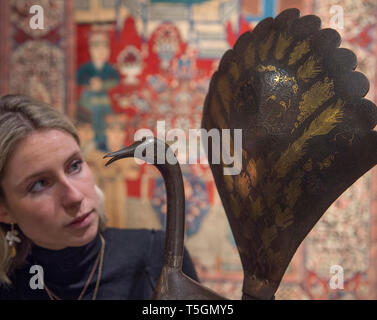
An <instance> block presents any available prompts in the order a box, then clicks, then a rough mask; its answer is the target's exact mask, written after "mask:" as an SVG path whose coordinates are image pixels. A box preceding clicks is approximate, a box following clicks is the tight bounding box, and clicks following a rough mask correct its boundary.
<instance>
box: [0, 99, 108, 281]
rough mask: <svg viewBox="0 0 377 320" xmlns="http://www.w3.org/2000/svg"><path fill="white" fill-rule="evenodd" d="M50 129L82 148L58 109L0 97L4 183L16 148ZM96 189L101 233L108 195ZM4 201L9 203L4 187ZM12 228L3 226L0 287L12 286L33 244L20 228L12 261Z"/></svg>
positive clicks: (0, 172)
mask: <svg viewBox="0 0 377 320" xmlns="http://www.w3.org/2000/svg"><path fill="white" fill-rule="evenodd" d="M48 129H57V130H62V131H65V132H67V133H68V134H70V135H71V136H72V137H73V138H74V139H75V140H76V142H77V144H78V145H80V139H79V136H78V134H77V132H76V129H75V127H74V125H73V124H72V123H71V121H70V120H69V119H68V118H67V117H66V116H65V115H64V114H62V113H61V112H59V111H58V110H56V109H54V108H52V107H50V106H49V105H47V104H44V103H42V102H39V101H36V100H34V99H32V98H30V97H28V96H24V95H7V96H3V97H0V181H1V180H2V178H3V177H4V173H5V169H6V164H7V161H8V159H9V157H10V156H11V154H12V152H13V150H14V148H15V147H16V145H17V144H18V143H19V142H20V141H21V140H23V139H24V138H25V137H26V136H28V135H29V134H30V133H32V132H34V131H37V130H48ZM95 190H96V193H97V196H98V198H99V208H98V213H99V230H100V232H103V231H104V230H105V229H106V216H105V212H104V195H103V193H102V191H101V190H100V189H99V188H98V187H97V186H96V187H95ZM0 202H6V199H5V194H4V192H3V190H2V188H1V185H0ZM9 228H10V227H9V225H7V224H5V223H0V285H2V284H10V283H11V282H10V279H9V276H10V275H11V273H12V272H13V271H14V270H15V269H17V268H19V267H20V266H22V265H23V264H24V263H25V261H26V258H27V256H28V255H29V253H30V250H31V244H32V242H31V240H30V239H29V238H27V237H26V236H25V235H24V234H23V233H22V231H21V230H20V229H19V228H17V230H18V232H19V237H20V238H21V243H20V244H18V246H17V255H16V257H14V258H13V259H11V258H10V256H9V246H8V242H7V241H6V240H5V235H6V233H7V231H8V230H9Z"/></svg>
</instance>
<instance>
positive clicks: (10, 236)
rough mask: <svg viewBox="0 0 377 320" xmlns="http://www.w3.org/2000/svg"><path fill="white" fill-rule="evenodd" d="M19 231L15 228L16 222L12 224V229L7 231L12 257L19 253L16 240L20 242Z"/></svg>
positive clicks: (6, 238) (6, 237)
mask: <svg viewBox="0 0 377 320" xmlns="http://www.w3.org/2000/svg"><path fill="white" fill-rule="evenodd" d="M17 235H18V231H17V230H14V223H12V224H11V229H10V230H9V231H8V232H7V234H6V236H5V240H7V241H8V245H9V255H10V257H11V258H14V257H15V256H16V254H17V250H16V242H18V243H20V242H21V239H20V238H19V237H17Z"/></svg>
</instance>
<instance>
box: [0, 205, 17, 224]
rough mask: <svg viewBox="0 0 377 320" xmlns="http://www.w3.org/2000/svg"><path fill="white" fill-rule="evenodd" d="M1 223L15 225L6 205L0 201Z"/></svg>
mask: <svg viewBox="0 0 377 320" xmlns="http://www.w3.org/2000/svg"><path fill="white" fill-rule="evenodd" d="M0 222H3V223H8V224H10V223H14V221H13V219H12V217H11V216H10V215H9V211H8V209H7V207H6V205H5V204H4V202H2V201H0Z"/></svg>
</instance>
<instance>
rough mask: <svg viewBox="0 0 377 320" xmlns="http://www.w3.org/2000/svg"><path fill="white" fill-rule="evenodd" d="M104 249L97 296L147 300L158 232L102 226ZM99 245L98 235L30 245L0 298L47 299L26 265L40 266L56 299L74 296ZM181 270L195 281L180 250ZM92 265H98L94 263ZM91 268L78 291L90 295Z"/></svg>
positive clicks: (154, 275) (160, 248) (157, 257)
mask: <svg viewBox="0 0 377 320" xmlns="http://www.w3.org/2000/svg"><path fill="white" fill-rule="evenodd" d="M103 237H104V239H105V252H104V259H103V269H102V275H101V282H100V285H99V289H98V293H97V300H99V299H106V300H118V299H121V300H123V299H151V298H152V294H153V289H154V286H155V285H156V283H157V280H158V278H159V276H160V272H161V269H162V265H163V254H164V246H165V242H164V241H165V237H164V232H162V231H153V230H145V229H140V230H134V229H127V230H126V229H114V228H108V229H107V230H106V231H105V232H104V233H103ZM100 248H101V239H100V237H99V235H97V237H96V238H94V240H93V241H91V242H90V243H88V244H87V245H85V246H82V247H69V248H65V249H63V250H49V249H45V248H42V247H38V246H33V248H32V253H31V255H30V256H29V257H28V260H27V262H26V264H25V265H24V266H23V267H22V268H21V269H19V270H17V271H16V272H15V273H14V274H13V276H11V281H12V284H13V285H12V286H11V287H9V288H8V287H4V286H0V300H10V299H11V300H15V299H17V300H21V299H27V300H43V299H49V296H48V295H47V292H46V290H44V289H34V290H33V289H31V287H30V284H29V283H30V279H31V277H33V276H34V273H30V268H31V266H32V265H35V264H37V265H40V266H42V267H43V272H44V281H45V283H46V285H47V287H48V288H49V289H50V290H51V291H52V292H53V293H54V294H56V295H57V296H58V297H59V298H61V299H63V300H65V299H70V300H76V299H77V298H78V297H79V295H80V293H81V291H82V289H83V287H84V285H85V283H86V281H87V279H88V277H89V275H90V272H91V271H92V268H93V266H94V264H95V261H96V258H97V256H98V253H99V251H100ZM182 269H183V272H184V273H185V274H186V275H188V276H189V277H191V278H193V279H194V280H197V275H196V272H195V269H194V266H193V264H192V262H191V259H190V256H189V254H188V252H187V251H186V250H185V254H184V259H183V268H182ZM97 270H98V268H97ZM96 281H97V271H96V272H95V274H94V276H93V278H92V280H91V281H90V284H89V286H88V288H87V290H86V293H85V294H84V296H83V298H82V299H83V300H90V299H92V296H93V292H94V288H95V286H96Z"/></svg>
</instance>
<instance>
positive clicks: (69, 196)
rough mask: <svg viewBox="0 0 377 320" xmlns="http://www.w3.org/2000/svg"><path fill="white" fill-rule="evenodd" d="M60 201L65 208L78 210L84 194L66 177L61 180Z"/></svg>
mask: <svg viewBox="0 0 377 320" xmlns="http://www.w3.org/2000/svg"><path fill="white" fill-rule="evenodd" d="M62 184H63V188H62V191H61V192H62V203H63V206H64V207H65V208H66V209H69V210H75V211H76V210H79V209H80V206H81V202H82V201H83V199H84V194H83V193H82V192H81V191H80V189H79V188H78V187H77V186H76V185H75V184H74V183H73V182H72V181H69V180H68V179H67V180H65V181H63V182H62Z"/></svg>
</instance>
